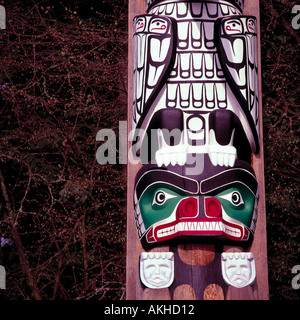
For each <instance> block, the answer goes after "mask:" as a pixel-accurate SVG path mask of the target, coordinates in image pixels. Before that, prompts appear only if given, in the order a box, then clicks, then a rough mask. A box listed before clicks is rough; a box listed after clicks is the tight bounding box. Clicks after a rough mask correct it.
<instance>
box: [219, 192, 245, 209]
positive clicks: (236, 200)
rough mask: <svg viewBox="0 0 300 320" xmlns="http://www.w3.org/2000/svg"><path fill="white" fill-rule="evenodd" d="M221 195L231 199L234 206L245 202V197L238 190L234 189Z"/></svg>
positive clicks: (228, 199)
mask: <svg viewBox="0 0 300 320" xmlns="http://www.w3.org/2000/svg"><path fill="white" fill-rule="evenodd" d="M219 197H220V198H222V199H225V200H227V201H230V202H231V203H232V204H233V205H234V206H239V205H240V204H243V203H244V201H243V198H242V196H241V194H240V193H239V192H238V191H233V192H230V193H227V194H225V195H222V196H219Z"/></svg>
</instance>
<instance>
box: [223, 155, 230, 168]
mask: <svg viewBox="0 0 300 320" xmlns="http://www.w3.org/2000/svg"><path fill="white" fill-rule="evenodd" d="M223 161H224V163H223V164H224V166H226V167H228V165H229V154H228V153H224V158H223Z"/></svg>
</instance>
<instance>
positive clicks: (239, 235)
mask: <svg viewBox="0 0 300 320" xmlns="http://www.w3.org/2000/svg"><path fill="white" fill-rule="evenodd" d="M221 235H223V236H225V237H226V238H228V239H231V240H234V241H244V240H248V238H249V232H248V230H247V229H246V228H243V227H242V226H239V225H236V224H233V223H229V222H227V221H224V220H223V219H222V218H194V219H193V218H183V219H180V220H179V221H178V220H177V221H173V222H170V223H165V224H161V225H158V226H154V227H152V228H151V229H150V230H149V231H148V233H147V241H148V242H149V243H151V242H161V241H167V240H171V239H173V238H176V237H179V236H221Z"/></svg>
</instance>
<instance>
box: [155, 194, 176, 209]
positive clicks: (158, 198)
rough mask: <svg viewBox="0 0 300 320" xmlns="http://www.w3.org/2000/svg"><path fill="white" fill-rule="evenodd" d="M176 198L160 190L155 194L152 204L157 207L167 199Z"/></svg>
mask: <svg viewBox="0 0 300 320" xmlns="http://www.w3.org/2000/svg"><path fill="white" fill-rule="evenodd" d="M175 197H176V196H174V195H172V194H169V193H167V192H164V191H162V190H159V191H157V192H156V193H155V195H154V198H153V202H152V205H153V204H158V205H159V206H161V205H163V204H164V203H165V202H166V201H167V200H168V199H171V198H175Z"/></svg>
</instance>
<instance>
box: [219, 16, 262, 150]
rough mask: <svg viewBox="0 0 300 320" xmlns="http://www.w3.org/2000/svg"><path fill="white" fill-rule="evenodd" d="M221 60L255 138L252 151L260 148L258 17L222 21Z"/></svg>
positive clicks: (220, 31)
mask: <svg viewBox="0 0 300 320" xmlns="http://www.w3.org/2000/svg"><path fill="white" fill-rule="evenodd" d="M219 34H220V36H219V37H218V38H219V43H218V46H219V50H220V61H221V64H222V66H223V69H224V73H225V75H226V77H227V78H228V82H229V85H230V87H231V90H232V92H233V94H234V95H235V96H236V98H237V100H238V102H239V104H240V106H241V107H242V109H243V111H244V113H245V115H246V118H247V120H248V123H249V126H250V128H251V131H252V135H253V142H252V143H251V145H252V151H253V152H254V153H257V152H258V149H259V139H258V137H259V121H258V120H259V119H258V117H259V115H258V104H259V101H258V67H257V32H256V18H255V17H250V16H237V17H234V18H232V17H231V18H224V19H221V20H220V29H219Z"/></svg>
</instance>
